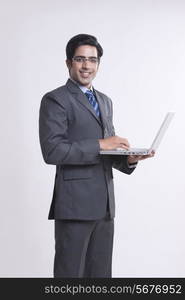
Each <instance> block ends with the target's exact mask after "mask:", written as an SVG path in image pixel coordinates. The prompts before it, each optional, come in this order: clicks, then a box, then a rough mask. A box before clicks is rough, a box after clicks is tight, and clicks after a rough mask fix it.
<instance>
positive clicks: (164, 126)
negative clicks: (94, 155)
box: [100, 112, 175, 155]
mask: <svg viewBox="0 0 185 300" xmlns="http://www.w3.org/2000/svg"><path fill="white" fill-rule="evenodd" d="M174 114H175V113H174V112H168V113H167V114H166V116H165V118H164V121H163V122H162V124H161V127H160V128H159V131H158V132H157V134H156V136H155V138H154V141H153V143H152V145H151V147H150V148H149V149H145V148H129V150H126V149H122V148H116V149H113V150H101V151H100V154H109V155H110V154H113V155H116V154H117V155H120V154H122V155H147V154H150V153H151V152H152V150H154V151H156V149H157V148H158V146H159V144H160V142H161V140H162V138H163V136H164V134H165V132H166V130H167V128H168V126H169V124H170V122H171V120H172V118H173V117H174Z"/></svg>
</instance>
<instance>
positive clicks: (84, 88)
mask: <svg viewBox="0 0 185 300" xmlns="http://www.w3.org/2000/svg"><path fill="white" fill-rule="evenodd" d="M70 79H71V81H72V82H74V83H75V84H76V85H77V86H78V87H79V88H80V89H81V91H82V92H83V93H84V94H85V93H86V92H87V91H89V90H90V91H92V92H93V87H92V85H91V87H90V89H88V88H87V87H86V86H83V85H80V84H79V83H78V82H77V81H75V80H74V79H72V78H71V77H70Z"/></svg>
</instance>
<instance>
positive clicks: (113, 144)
mask: <svg viewBox="0 0 185 300" xmlns="http://www.w3.org/2000/svg"><path fill="white" fill-rule="evenodd" d="M99 143H100V149H101V150H112V149H116V148H122V149H126V150H128V149H129V147H130V144H129V142H128V140H127V139H125V138H121V137H119V136H116V135H115V136H111V137H108V138H105V139H100V140H99Z"/></svg>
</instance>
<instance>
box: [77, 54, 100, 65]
mask: <svg viewBox="0 0 185 300" xmlns="http://www.w3.org/2000/svg"><path fill="white" fill-rule="evenodd" d="M76 58H79V59H81V60H82V61H77V60H76ZM90 59H94V60H95V61H91V60H90ZM72 60H73V61H74V62H76V63H80V64H82V63H84V62H86V61H88V62H90V63H92V64H98V63H99V62H100V58H99V57H95V56H89V57H85V56H80V55H77V56H74V57H72Z"/></svg>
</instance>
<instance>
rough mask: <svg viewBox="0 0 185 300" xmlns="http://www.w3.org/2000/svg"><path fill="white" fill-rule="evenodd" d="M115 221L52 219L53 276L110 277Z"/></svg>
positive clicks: (106, 219)
mask: <svg viewBox="0 0 185 300" xmlns="http://www.w3.org/2000/svg"><path fill="white" fill-rule="evenodd" d="M113 235H114V219H110V218H109V217H105V218H104V219H101V220H93V221H82V220H55V258H54V277H63V278H69V277H71V278H95V277H103V278H111V277H112V249H113Z"/></svg>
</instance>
